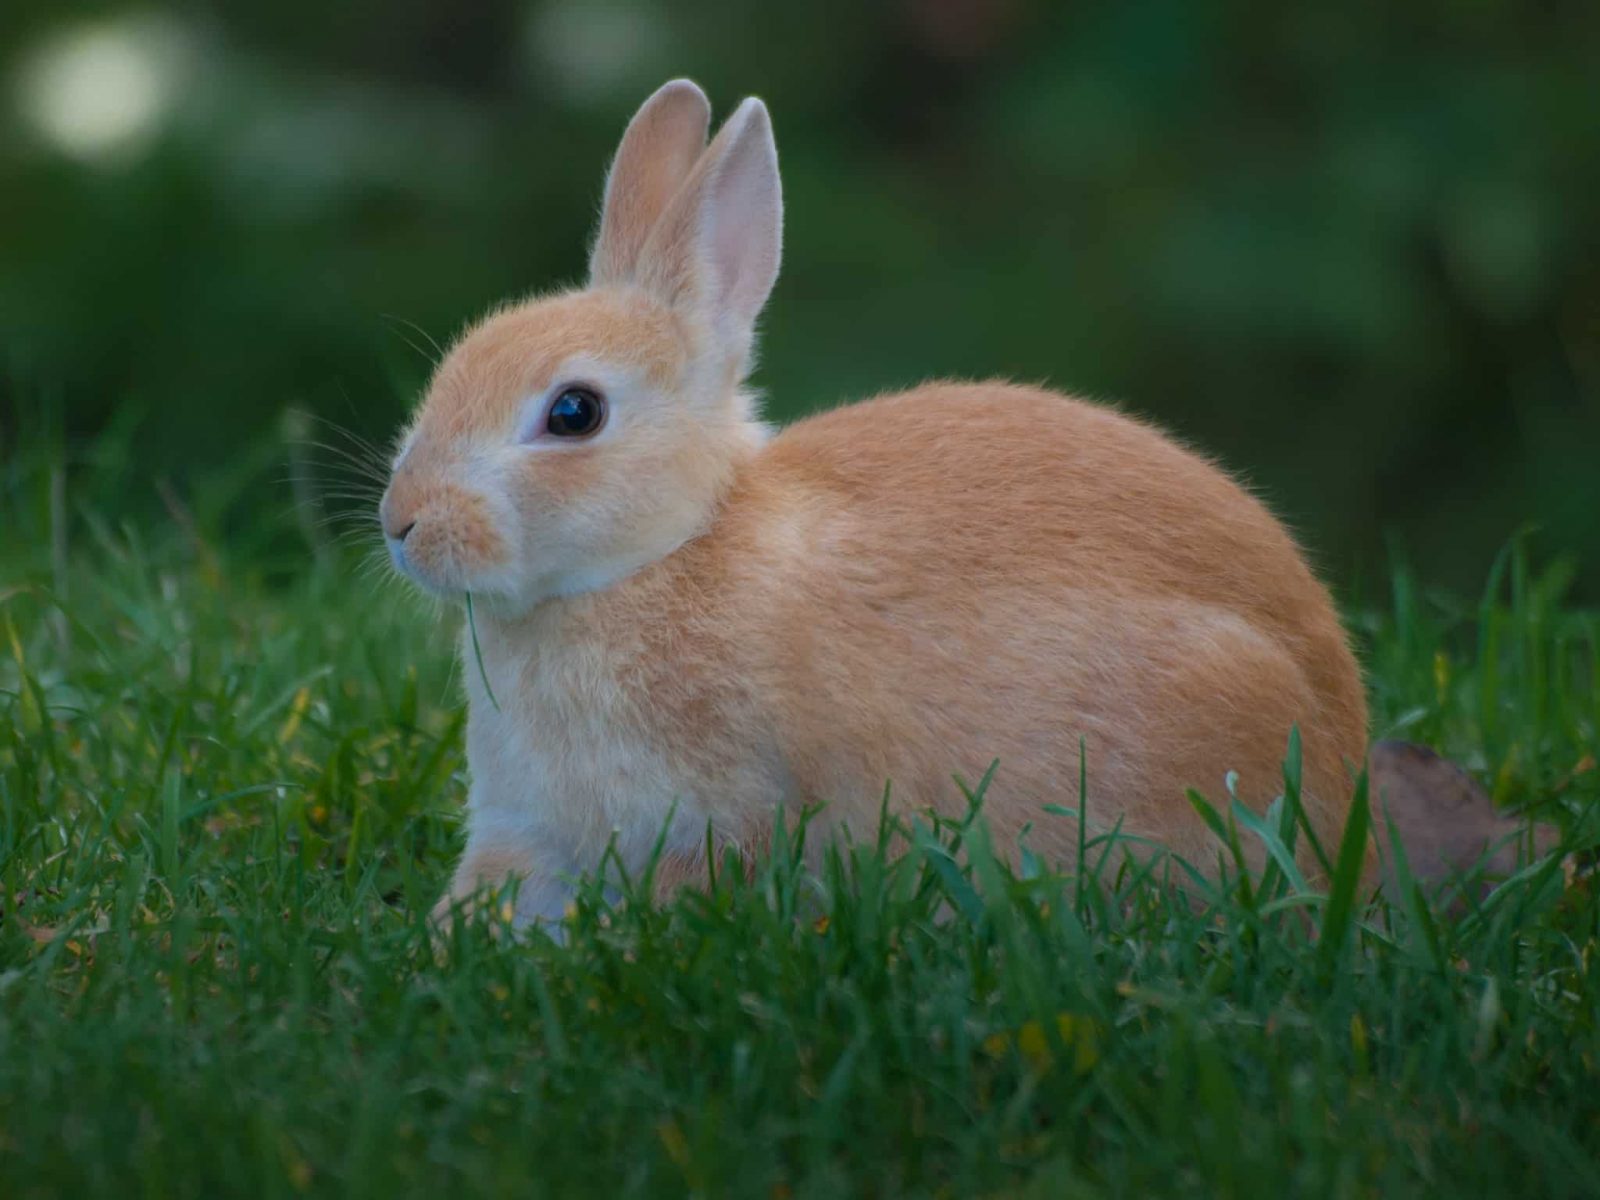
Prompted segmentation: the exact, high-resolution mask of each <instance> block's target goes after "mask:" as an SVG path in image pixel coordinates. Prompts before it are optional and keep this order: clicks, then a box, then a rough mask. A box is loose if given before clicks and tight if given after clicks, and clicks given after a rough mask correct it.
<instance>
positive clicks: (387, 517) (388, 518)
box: [378, 488, 417, 542]
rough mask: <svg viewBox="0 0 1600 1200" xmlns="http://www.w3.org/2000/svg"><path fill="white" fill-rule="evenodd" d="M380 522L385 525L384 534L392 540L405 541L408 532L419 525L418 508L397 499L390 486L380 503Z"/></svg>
mask: <svg viewBox="0 0 1600 1200" xmlns="http://www.w3.org/2000/svg"><path fill="white" fill-rule="evenodd" d="M378 523H379V524H380V525H382V526H383V536H384V537H386V538H388V539H389V540H390V541H396V542H403V541H405V539H406V534H408V533H410V532H411V531H412V530H413V529H415V528H416V527H417V516H416V508H415V506H414V505H410V504H406V503H404V502H403V500H400V499H397V498H396V496H395V489H394V488H390V489H389V491H388V492H387V493H386V494H385V495H384V497H383V503H382V504H380V505H378Z"/></svg>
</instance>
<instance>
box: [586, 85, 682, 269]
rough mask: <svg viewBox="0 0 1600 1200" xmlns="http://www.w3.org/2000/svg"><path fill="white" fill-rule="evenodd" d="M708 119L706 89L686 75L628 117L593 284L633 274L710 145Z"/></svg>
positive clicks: (609, 180)
mask: <svg viewBox="0 0 1600 1200" xmlns="http://www.w3.org/2000/svg"><path fill="white" fill-rule="evenodd" d="M710 124H711V105H710V104H709V103H708V102H707V101H706V97H705V93H704V92H702V91H701V90H700V89H699V88H698V87H696V86H695V85H694V84H693V83H691V82H690V81H689V80H687V79H674V80H673V81H672V82H671V83H668V84H664V85H662V87H661V88H660V89H659V90H658V91H657V92H656V93H655V95H653V96H651V97H650V99H648V100H646V101H645V102H644V104H643V105H642V106H641V107H640V109H639V111H638V112H637V113H635V114H634V117H633V120H631V121H629V122H628V129H627V132H626V133H624V134H623V135H622V144H621V145H620V146H618V147H617V156H616V158H614V159H612V160H611V172H610V174H609V175H608V176H607V177H606V199H605V208H604V209H603V211H602V212H601V214H600V232H599V233H598V234H597V235H596V236H595V241H594V250H593V252H591V254H590V255H589V281H590V282H591V283H596V284H605V283H621V282H624V281H626V280H628V279H630V278H632V276H633V273H634V268H635V267H636V266H637V265H638V261H639V252H640V250H642V249H643V248H644V244H645V242H646V241H648V240H649V237H650V233H651V231H652V230H653V229H654V228H655V227H656V222H657V221H658V220H659V219H660V217H661V214H662V212H663V210H665V209H666V207H667V205H668V204H669V203H670V202H671V200H672V197H673V196H674V195H676V194H677V192H678V189H679V188H680V187H681V186H682V184H683V181H684V180H685V179H686V178H688V176H689V173H690V171H692V170H693V169H694V164H695V162H696V161H697V160H698V159H699V158H700V152H701V151H702V150H704V149H705V148H706V130H707V129H708V128H709V127H710Z"/></svg>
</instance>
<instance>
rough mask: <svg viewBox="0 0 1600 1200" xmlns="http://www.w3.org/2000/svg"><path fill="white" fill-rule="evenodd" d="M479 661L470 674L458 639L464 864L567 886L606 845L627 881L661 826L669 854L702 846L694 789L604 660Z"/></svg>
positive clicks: (566, 653)
mask: <svg viewBox="0 0 1600 1200" xmlns="http://www.w3.org/2000/svg"><path fill="white" fill-rule="evenodd" d="M484 632H485V631H484V630H483V628H482V625H481V624H480V634H483V633H484ZM490 636H492V635H490ZM486 640H487V639H486ZM482 649H483V670H482V671H480V670H479V665H478V656H477V655H476V654H475V653H474V651H473V648H472V644H471V640H470V633H468V634H465V635H464V637H463V646H462V669H463V675H464V678H465V682H466V690H467V697H468V701H469V704H470V713H469V717H468V722H467V760H468V767H469V769H470V771H471V774H472V786H471V792H470V795H469V799H468V821H469V826H468V856H469V858H470V857H471V856H472V855H473V854H474V852H478V853H480V854H483V853H487V854H489V855H490V856H492V857H496V858H498V857H500V856H501V855H503V854H508V853H509V854H526V855H528V856H529V857H530V858H531V859H532V860H533V861H531V862H530V864H529V866H530V868H531V869H532V873H533V874H534V875H535V876H536V877H537V876H543V875H545V874H546V873H548V872H556V873H560V874H564V875H565V874H572V873H577V872H581V871H586V870H592V869H593V868H595V867H596V866H597V865H598V864H599V862H600V860H601V858H602V856H603V855H604V853H605V850H606V847H607V845H608V843H610V842H611V841H612V839H613V838H614V839H615V841H616V846H617V850H618V852H619V853H620V855H621V857H622V859H623V861H624V862H625V863H627V864H628V865H629V867H630V869H635V868H637V867H638V866H639V865H641V864H642V863H643V862H644V860H645V859H646V858H647V856H648V855H649V853H650V850H651V848H652V847H653V845H654V844H655V841H656V838H657V837H658V836H659V835H660V833H661V830H662V829H663V827H664V826H665V824H666V822H667V820H668V818H669V815H670V816H671V817H672V820H673V833H674V837H673V839H672V840H671V842H670V843H669V845H670V846H671V848H673V849H683V848H687V847H688V846H689V845H691V844H694V843H697V842H698V841H699V840H700V839H703V837H704V832H705V824H704V817H703V816H702V815H701V813H700V811H699V808H698V805H697V804H696V800H695V796H694V794H693V788H694V781H693V780H690V779H685V778H680V777H679V773H678V772H677V771H675V770H674V769H673V765H672V764H671V762H670V761H669V760H668V758H667V756H666V755H665V754H664V753H663V752H662V750H661V748H660V747H659V745H658V744H656V743H655V742H654V741H653V740H652V739H651V738H650V737H649V736H648V734H647V731H646V729H645V727H644V724H643V721H642V720H641V717H642V714H641V712H640V709H639V705H640V703H641V700H640V698H639V697H637V696H634V695H631V694H630V693H629V692H628V690H627V689H626V688H625V687H624V686H622V684H621V683H620V682H619V680H618V671H617V669H616V667H615V660H614V657H613V656H612V655H610V654H608V653H606V652H604V651H603V650H602V648H601V647H599V646H597V645H595V644H593V643H588V642H585V641H582V640H575V639H569V638H552V639H549V640H539V639H533V640H532V642H531V645H530V644H528V643H523V644H522V645H519V646H518V648H517V652H515V653H512V652H510V647H508V646H506V645H504V644H501V643H499V640H498V639H494V642H493V643H492V644H484V645H483V646H482ZM491 691H492V694H493V699H492V700H491V698H490V694H491ZM678 843H682V845H679V844H678ZM464 865H465V864H464Z"/></svg>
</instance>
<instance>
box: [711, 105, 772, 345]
mask: <svg viewBox="0 0 1600 1200" xmlns="http://www.w3.org/2000/svg"><path fill="white" fill-rule="evenodd" d="M735 122H737V123H738V124H737V125H734V123H735ZM729 123H730V125H731V126H733V134H732V139H731V141H729V142H728V144H727V148H726V150H725V151H723V153H722V160H721V162H719V163H716V164H715V165H714V166H713V168H712V170H711V171H710V173H709V177H708V178H707V180H706V194H705V196H704V198H703V200H702V202H701V204H702V207H701V217H700V222H699V239H698V240H699V242H700V247H699V250H698V254H697V257H698V258H699V259H700V274H701V278H702V279H703V280H704V283H705V286H707V288H708V290H709V292H710V293H711V294H710V295H708V296H706V297H705V298H704V299H705V301H706V302H707V304H708V307H709V308H710V309H711V315H712V316H713V318H714V319H715V320H716V321H717V323H718V324H720V325H722V326H724V327H725V328H727V329H729V330H731V331H737V332H738V334H739V335H740V336H748V334H749V331H750V330H751V328H752V327H753V326H754V325H755V320H756V317H757V316H758V315H759V314H760V312H761V308H762V306H763V305H764V304H766V302H767V296H768V295H769V294H770V293H771V291H772V285H773V283H774V282H775V281H776V279H777V276H778V261H779V255H780V248H781V244H782V238H783V195H782V186H781V183H780V181H779V178H778V155H777V150H776V148H775V147H774V145H773V141H772V126H771V123H770V121H769V120H768V118H767V113H766V109H765V108H764V107H762V106H761V105H760V103H759V102H758V101H746V102H745V104H744V105H742V106H741V107H740V109H739V111H738V112H736V113H735V114H734V115H733V116H732V117H731V118H729ZM707 276H709V278H706V277H707Z"/></svg>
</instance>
